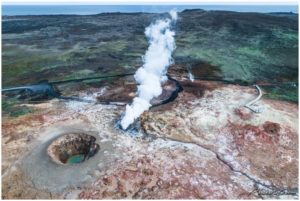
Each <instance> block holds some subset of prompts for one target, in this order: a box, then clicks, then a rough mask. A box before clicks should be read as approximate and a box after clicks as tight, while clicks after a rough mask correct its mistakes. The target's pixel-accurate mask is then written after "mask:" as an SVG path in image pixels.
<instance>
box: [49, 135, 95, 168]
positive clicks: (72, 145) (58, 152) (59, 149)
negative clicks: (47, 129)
mask: <svg viewBox="0 0 300 201" xmlns="http://www.w3.org/2000/svg"><path fill="white" fill-rule="evenodd" d="M99 149H100V146H99V145H98V144H97V143H96V138H95V137H93V136H91V135H87V134H84V133H78V134H77V133H70V134H65V135H62V136H61V137H59V138H57V139H55V140H54V141H53V142H52V143H51V144H50V145H49V146H48V149H47V153H48V155H49V156H50V158H51V159H52V161H53V162H55V163H57V164H60V165H68V164H77V163H82V162H84V161H85V160H88V159H89V158H91V157H93V156H94V155H95V154H96V153H97V152H98V150H99Z"/></svg>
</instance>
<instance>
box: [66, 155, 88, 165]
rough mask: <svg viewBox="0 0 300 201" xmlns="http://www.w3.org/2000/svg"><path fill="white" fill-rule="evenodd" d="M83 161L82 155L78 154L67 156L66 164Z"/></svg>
mask: <svg viewBox="0 0 300 201" xmlns="http://www.w3.org/2000/svg"><path fill="white" fill-rule="evenodd" d="M83 161H84V155H83V154H78V155H74V156H71V157H70V158H68V160H67V164H77V163H82V162H83Z"/></svg>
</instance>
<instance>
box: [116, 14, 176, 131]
mask: <svg viewBox="0 0 300 201" xmlns="http://www.w3.org/2000/svg"><path fill="white" fill-rule="evenodd" d="M169 14H170V16H171V19H170V18H167V19H164V20H157V21H156V22H155V23H154V24H151V25H150V26H148V27H147V28H146V31H145V34H146V36H147V38H148V39H149V43H150V45H149V47H148V50H147V52H146V54H145V56H144V57H143V61H144V65H143V66H142V67H140V68H139V69H138V70H137V71H136V73H135V75H134V78H135V80H136V82H137V83H138V91H137V93H138V96H137V97H135V98H134V99H133V103H132V104H131V105H127V106H126V111H125V115H124V117H123V118H122V120H121V126H122V128H123V129H126V128H127V127H128V126H129V125H130V124H132V123H133V122H134V120H135V119H136V118H138V117H139V116H140V115H141V114H142V113H143V112H144V111H146V110H148V109H149V108H150V107H151V104H150V101H151V99H153V98H154V97H157V96H159V95H160V94H161V93H162V87H161V84H163V83H164V82H165V81H166V80H167V77H166V73H167V70H168V67H169V66H170V65H171V64H172V63H173V59H172V52H173V51H174V50H175V48H176V45H175V39H174V36H175V32H174V31H172V30H171V26H172V23H175V22H176V20H177V12H176V11H175V10H172V11H170V12H169Z"/></svg>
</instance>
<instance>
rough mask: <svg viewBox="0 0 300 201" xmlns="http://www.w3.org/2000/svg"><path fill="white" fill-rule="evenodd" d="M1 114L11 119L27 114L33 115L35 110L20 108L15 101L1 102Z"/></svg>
mask: <svg viewBox="0 0 300 201" xmlns="http://www.w3.org/2000/svg"><path fill="white" fill-rule="evenodd" d="M2 112H3V114H7V115H9V116H11V117H19V116H22V115H25V114H28V113H33V112H35V110H34V109H32V108H29V107H27V106H20V105H18V103H17V102H16V101H8V100H2Z"/></svg>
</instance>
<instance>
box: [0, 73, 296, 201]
mask: <svg viewBox="0 0 300 201" xmlns="http://www.w3.org/2000/svg"><path fill="white" fill-rule="evenodd" d="M174 77H176V76H174ZM178 80H179V81H180V83H181V84H182V87H183V91H182V92H181V93H180V94H179V96H178V97H177V99H176V100H175V101H173V102H170V103H168V104H165V105H161V106H157V107H154V108H152V109H151V110H150V111H149V112H146V113H144V114H143V115H142V117H141V120H140V122H139V123H140V130H139V131H140V133H141V135H139V136H138V137H135V136H132V135H131V134H130V133H128V132H129V131H128V132H124V131H122V130H120V129H119V128H118V126H116V124H117V122H118V120H119V118H120V115H121V113H122V112H123V111H124V106H114V105H101V104H89V103H81V102H76V101H62V100H55V99H53V100H51V101H47V102H44V103H39V104H34V105H31V104H29V105H27V106H28V107H34V108H35V110H36V112H35V113H33V114H27V115H23V116H21V117H18V118H7V119H4V120H3V124H2V129H3V138H2V139H3V140H2V152H3V153H2V170H3V176H2V182H3V187H2V196H3V198H44V199H46V198H81V199H111V198H113V199H117V198H119V199H120V198H140V199H146V198H147V199H160V198H164V199H168V198H169V199H170V198H177V199H184V198H185V199H188V198H197V199H201V198H203V199H204V198H205V199H221V198H223V199H229V198H231V199H258V198H275V199H277V198H281V199H294V198H298V123H297V121H298V106H297V104H293V103H290V102H285V101H275V100H269V99H265V98H263V99H262V100H260V101H259V102H258V103H257V104H258V105H259V106H260V107H262V108H263V112H262V113H253V112H251V111H250V110H249V109H246V108H245V107H243V105H244V104H246V103H247V102H249V101H250V100H252V99H254V98H255V97H256V96H257V91H256V90H255V88H254V87H247V86H239V85H231V84H223V83H220V82H213V81H199V80H196V81H194V82H191V81H190V80H187V79H185V78H181V79H180V78H178ZM115 82H116V83H118V82H124V80H123V78H119V79H118V80H116V81H115ZM93 91H98V92H99V93H98V94H97V95H96V96H92V95H88V93H87V92H86V91H82V92H81V93H80V94H81V96H82V97H83V98H87V97H89V98H90V99H92V98H94V99H96V97H97V96H99V95H103V96H105V94H106V93H108V94H109V93H110V92H109V91H106V90H105V87H103V88H98V89H97V88H94V89H93ZM123 93H124V96H125V95H126V94H127V95H128V94H130V93H131V92H129V91H128V90H127V91H126V90H124V92H123ZM75 128H76V129H77V130H80V131H82V132H85V133H88V132H91V131H92V132H95V133H96V134H97V135H98V137H99V138H100V139H101V142H106V141H109V142H110V143H111V145H109V146H104V145H102V144H101V143H100V149H102V152H99V153H98V154H97V155H99V157H100V155H101V157H102V158H97V157H95V158H91V159H90V160H91V161H94V162H95V163H97V165H94V166H93V165H91V166H89V168H88V170H86V171H85V173H84V174H83V175H80V177H78V178H77V181H76V182H75V181H72V179H70V178H69V179H68V178H65V179H66V181H59V182H58V181H57V180H55V177H58V176H62V174H63V172H64V170H59V171H58V170H57V168H53V169H49V170H47V171H50V173H47V174H46V173H45V174H44V175H41V174H43V171H42V170H39V168H38V167H34V166H39V164H35V165H34V166H33V167H32V166H30V171H35V172H38V171H40V172H41V174H36V173H35V174H30V173H28V170H26V168H27V166H28V164H27V163H26V161H34V160H35V161H37V162H38V160H41V165H42V163H43V162H42V161H43V160H47V157H48V156H47V155H45V157H44V158H39V159H38V160H36V157H37V155H35V154H31V153H32V152H37V151H35V150H39V151H41V150H42V149H40V148H39V147H41V146H44V145H45V144H47V143H49V142H51V141H52V139H53V136H54V135H55V133H57V132H58V131H57V130H59V132H60V133H68V132H70V130H72V129H75ZM49 163H50V162H49ZM83 164H84V163H83ZM81 166H82V164H79V165H74V166H71V169H72V168H73V169H74V170H76V171H81V170H82V169H81ZM51 172H52V173H51ZM47 175H49V176H47ZM50 175H52V176H50ZM40 177H45V178H46V179H47V181H44V180H41V178H40ZM64 182H65V183H72V182H74V184H73V183H72V184H73V185H70V186H67V185H66V184H65V183H64ZM52 185H54V186H56V188H54V189H53V188H51V186H52Z"/></svg>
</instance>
